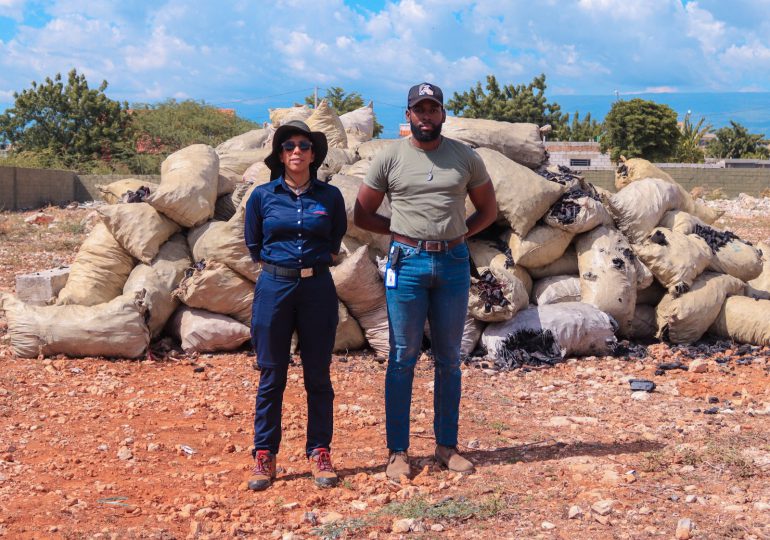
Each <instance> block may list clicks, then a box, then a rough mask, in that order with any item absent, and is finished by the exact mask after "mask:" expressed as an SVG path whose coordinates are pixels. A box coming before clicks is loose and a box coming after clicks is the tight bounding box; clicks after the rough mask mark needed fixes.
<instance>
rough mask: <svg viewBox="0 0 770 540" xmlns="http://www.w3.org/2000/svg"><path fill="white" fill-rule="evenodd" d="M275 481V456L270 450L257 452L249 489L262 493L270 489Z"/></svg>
mask: <svg viewBox="0 0 770 540" xmlns="http://www.w3.org/2000/svg"><path fill="white" fill-rule="evenodd" d="M273 480H275V454H272V453H270V450H257V454H256V455H255V456H254V469H252V471H251V478H249V489H251V490H254V491H262V490H263V489H267V488H269V487H270V484H272V483H273Z"/></svg>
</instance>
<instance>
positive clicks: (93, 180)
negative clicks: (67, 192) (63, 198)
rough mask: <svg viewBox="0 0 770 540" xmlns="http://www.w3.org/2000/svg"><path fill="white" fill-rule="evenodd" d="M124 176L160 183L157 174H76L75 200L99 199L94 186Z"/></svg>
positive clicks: (97, 191) (99, 195)
mask: <svg viewBox="0 0 770 540" xmlns="http://www.w3.org/2000/svg"><path fill="white" fill-rule="evenodd" d="M124 178H137V179H139V180H146V181H147V182H152V183H155V184H158V183H160V175H159V174H145V175H141V174H139V175H136V174H135V175H126V174H81V175H78V177H77V182H76V183H75V197H76V199H75V200H77V201H79V202H85V201H100V200H102V194H101V193H100V192H99V189H98V188H97V187H96V186H98V185H105V184H109V183H110V182H115V181H116V180H123V179H124Z"/></svg>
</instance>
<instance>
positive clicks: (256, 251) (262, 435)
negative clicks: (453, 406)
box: [245, 121, 347, 490]
mask: <svg viewBox="0 0 770 540" xmlns="http://www.w3.org/2000/svg"><path fill="white" fill-rule="evenodd" d="M327 148H328V147H327V143H326V136H325V135H324V134H323V133H321V132H318V131H310V128H308V126H307V125H306V124H305V123H304V122H300V121H291V122H287V123H286V124H284V125H282V126H281V127H279V128H278V129H277V130H276V132H275V134H274V137H273V146H272V153H271V154H270V155H269V156H268V157H267V158H265V164H266V165H267V166H268V167H269V168H270V173H271V174H270V179H271V181H270V182H269V183H268V184H264V185H262V186H259V187H257V188H256V189H255V190H254V191H253V192H252V194H251V196H250V197H249V200H248V202H247V204H246V228H245V236H246V245H247V246H248V248H249V252H250V253H251V258H252V259H253V260H254V261H255V262H260V263H262V272H261V274H260V275H259V279H258V280H257V284H256V287H255V289H254V305H253V307H252V316H251V338H252V343H253V344H254V350H255V351H256V354H257V363H258V365H259V368H260V378H259V389H258V391H257V399H256V411H255V415H254V463H255V464H254V470H253V474H252V476H251V478H250V479H249V488H250V489H253V490H263V489H267V488H268V487H270V484H271V483H272V481H273V480H274V479H275V470H276V454H277V453H278V447H279V445H280V442H281V407H282V403H283V392H284V389H285V388H286V378H287V372H288V368H289V359H290V354H289V348H290V345H291V336H292V334H293V333H294V332H295V331H296V332H297V335H298V336H299V348H300V356H301V358H302V369H303V373H304V379H305V390H306V391H307V406H308V424H307V442H306V446H305V451H306V455H307V457H308V459H309V461H310V467H311V471H312V474H313V477H314V479H315V483H316V485H318V486H321V487H331V486H334V485H336V484H337V475H336V473H335V472H334V468H333V466H332V462H331V457H330V455H329V450H330V445H331V439H332V429H333V420H332V415H333V407H334V405H333V402H334V390H333V389H332V383H331V378H330V375H329V365H330V363H331V355H332V348H333V347H334V335H335V332H336V328H337V319H338V314H337V309H338V303H337V292H336V290H335V288H334V282H333V281H332V277H331V274H330V273H329V265H330V264H332V262H333V261H334V260H335V257H336V256H337V254H338V253H339V250H340V243H341V241H342V237H343V236H344V235H345V230H346V228H347V218H346V214H345V202H344V200H343V198H342V194H341V193H340V191H339V190H338V189H337V188H336V187H334V186H332V185H329V184H326V183H323V182H319V181H318V179H317V178H316V172H317V170H318V167H319V166H320V165H321V163H323V160H324V158H325V157H326V152H327Z"/></svg>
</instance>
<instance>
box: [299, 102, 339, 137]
mask: <svg viewBox="0 0 770 540" xmlns="http://www.w3.org/2000/svg"><path fill="white" fill-rule="evenodd" d="M306 123H307V126H308V127H309V128H310V129H311V131H321V132H323V134H324V135H326V141H327V142H328V143H329V148H347V147H348V136H347V133H345V126H343V125H342V122H341V121H340V118H339V116H337V113H336V112H334V109H332V108H331V107H330V106H329V104H328V103H327V101H326V100H325V99H324V100H322V101H321V103H319V104H318V107H317V108H316V109H315V110H314V111H313V114H311V115H310V117H309V118H308V119H307V120H306Z"/></svg>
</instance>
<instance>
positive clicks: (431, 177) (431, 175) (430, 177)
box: [426, 163, 435, 182]
mask: <svg viewBox="0 0 770 540" xmlns="http://www.w3.org/2000/svg"><path fill="white" fill-rule="evenodd" d="M434 165H435V163H431V164H430V170H429V171H428V176H427V177H426V179H427V180H428V182H430V181H431V180H433V166H434Z"/></svg>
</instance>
